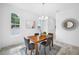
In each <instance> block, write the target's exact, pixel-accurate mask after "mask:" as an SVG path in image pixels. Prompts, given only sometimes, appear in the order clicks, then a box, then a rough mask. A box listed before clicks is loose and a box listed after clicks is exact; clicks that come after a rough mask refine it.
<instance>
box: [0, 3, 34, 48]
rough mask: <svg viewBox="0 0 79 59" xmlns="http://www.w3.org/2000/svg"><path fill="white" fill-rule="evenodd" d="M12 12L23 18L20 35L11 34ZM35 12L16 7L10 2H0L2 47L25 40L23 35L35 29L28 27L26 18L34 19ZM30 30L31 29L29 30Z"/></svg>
mask: <svg viewBox="0 0 79 59" xmlns="http://www.w3.org/2000/svg"><path fill="white" fill-rule="evenodd" d="M11 13H16V14H17V15H18V16H19V17H20V20H21V32H20V34H18V35H11ZM33 17H35V16H34V14H31V13H28V12H26V11H25V10H21V9H18V8H15V7H14V6H10V5H9V4H0V48H3V47H6V46H9V45H13V44H19V43H22V42H23V37H24V36H26V35H27V33H29V34H32V33H30V32H31V31H32V30H33V31H35V29H26V28H25V22H26V20H33V19H34V18H33ZM28 30H29V31H28Z"/></svg>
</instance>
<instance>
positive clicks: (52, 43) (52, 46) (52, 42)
mask: <svg viewBox="0 0 79 59" xmlns="http://www.w3.org/2000/svg"><path fill="white" fill-rule="evenodd" d="M52 47H53V39H52Z"/></svg>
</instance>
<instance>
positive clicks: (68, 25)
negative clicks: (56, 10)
mask: <svg viewBox="0 0 79 59" xmlns="http://www.w3.org/2000/svg"><path fill="white" fill-rule="evenodd" d="M77 25H78V21H77V20H75V19H72V18H70V19H66V20H65V21H64V22H63V27H64V29H67V30H73V29H76V27H77Z"/></svg>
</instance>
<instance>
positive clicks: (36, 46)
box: [35, 44, 39, 55]
mask: <svg viewBox="0 0 79 59" xmlns="http://www.w3.org/2000/svg"><path fill="white" fill-rule="evenodd" d="M35 49H36V51H35V54H36V55H38V54H39V51H38V44H35Z"/></svg>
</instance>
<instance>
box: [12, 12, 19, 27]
mask: <svg viewBox="0 0 79 59" xmlns="http://www.w3.org/2000/svg"><path fill="white" fill-rule="evenodd" d="M11 24H12V25H11V28H15V27H16V28H18V27H19V25H20V18H19V17H18V16H17V15H16V14H15V13H11Z"/></svg>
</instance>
